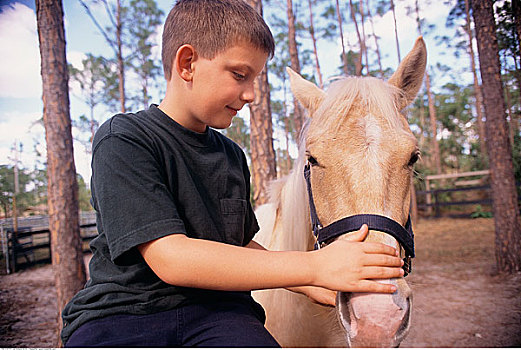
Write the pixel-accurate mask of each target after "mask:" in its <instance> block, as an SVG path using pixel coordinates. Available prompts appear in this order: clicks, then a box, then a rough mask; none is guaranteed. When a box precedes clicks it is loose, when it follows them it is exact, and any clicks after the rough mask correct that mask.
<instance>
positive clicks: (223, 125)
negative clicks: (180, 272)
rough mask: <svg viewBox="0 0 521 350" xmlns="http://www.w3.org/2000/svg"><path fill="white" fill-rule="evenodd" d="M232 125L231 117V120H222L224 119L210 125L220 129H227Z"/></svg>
mask: <svg viewBox="0 0 521 350" xmlns="http://www.w3.org/2000/svg"><path fill="white" fill-rule="evenodd" d="M230 125H232V119H231V118H230V120H222V121H219V122H217V123H212V124H211V125H209V126H210V127H211V128H214V129H219V130H222V129H227V128H229V127H230Z"/></svg>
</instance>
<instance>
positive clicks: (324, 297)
mask: <svg viewBox="0 0 521 350" xmlns="http://www.w3.org/2000/svg"><path fill="white" fill-rule="evenodd" d="M246 247H247V248H251V249H260V250H267V249H266V248H264V247H263V246H262V245H260V244H259V243H257V242H255V241H253V240H252V241H250V243H248V245H247V246H246ZM286 289H287V290H289V291H291V292H294V293H299V294H303V295H305V296H307V297H308V298H309V299H311V301H313V302H314V303H316V304H320V305H329V306H335V304H336V292H335V291H332V290H329V289H326V288H322V287H313V286H298V287H288V288H286Z"/></svg>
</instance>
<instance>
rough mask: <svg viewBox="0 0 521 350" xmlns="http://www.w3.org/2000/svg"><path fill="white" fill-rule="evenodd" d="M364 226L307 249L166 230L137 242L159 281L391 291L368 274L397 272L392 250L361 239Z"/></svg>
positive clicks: (245, 287) (216, 286)
mask: <svg viewBox="0 0 521 350" xmlns="http://www.w3.org/2000/svg"><path fill="white" fill-rule="evenodd" d="M366 235H367V226H363V229H361V230H360V231H358V232H357V233H355V234H354V235H352V236H351V237H354V238H352V241H346V240H339V241H336V242H333V243H332V244H330V245H329V246H327V247H325V248H323V249H320V250H318V251H313V252H298V251H284V252H277V251H266V250H261V249H249V248H246V247H237V246H232V245H228V244H224V243H218V242H213V241H207V240H201V239H193V238H188V237H187V236H185V235H182V234H172V235H169V236H166V237H162V238H159V239H156V240H154V241H151V242H148V243H144V244H141V245H139V246H138V248H139V251H140V252H141V254H142V255H143V257H144V259H145V261H146V262H147V264H148V265H149V266H150V268H151V269H152V270H153V271H154V272H155V273H156V274H157V275H158V276H159V278H161V279H162V280H163V281H164V282H166V283H169V284H172V285H177V286H183V287H193V288H202V289H213V290H228V291H247V290H254V289H268V288H287V287H298V286H316V287H323V288H327V289H330V290H338V291H346V292H383V293H392V292H394V291H395V287H394V286H393V285H390V284H383V283H379V282H376V281H372V280H371V279H389V278H394V277H400V276H403V270H402V269H400V267H401V265H402V261H401V259H400V258H398V257H397V253H396V250H395V249H394V248H392V247H390V246H387V245H384V244H380V243H365V242H361V241H362V240H363V239H364V238H365V236H366Z"/></svg>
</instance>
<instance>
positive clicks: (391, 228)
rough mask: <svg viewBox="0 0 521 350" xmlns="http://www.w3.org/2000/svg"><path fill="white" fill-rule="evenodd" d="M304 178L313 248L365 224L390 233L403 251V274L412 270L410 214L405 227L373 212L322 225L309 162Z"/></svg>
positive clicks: (412, 247) (412, 254) (305, 168)
mask: <svg viewBox="0 0 521 350" xmlns="http://www.w3.org/2000/svg"><path fill="white" fill-rule="evenodd" d="M304 178H305V179H306V183H307V188H308V197H309V211H310V214H311V225H312V227H313V235H314V236H315V240H316V243H315V249H319V248H321V247H324V246H325V245H326V244H327V242H329V241H330V240H331V239H333V238H335V237H338V236H340V235H343V234H344V233H348V232H353V231H357V230H358V229H360V226H362V225H363V224H367V226H368V228H369V230H378V231H382V232H385V233H387V234H390V235H391V236H393V237H394V238H396V240H397V241H398V242H399V243H400V245H401V246H402V248H403V249H404V251H405V258H404V259H403V261H404V265H403V269H404V271H405V276H407V275H408V274H409V273H410V272H411V271H412V258H414V233H413V232H412V225H411V216H410V215H409V218H408V219H407V223H406V224H405V227H403V226H402V225H400V224H399V223H397V222H396V221H394V220H392V219H389V218H387V217H385V216H381V215H375V214H358V215H353V216H348V217H345V218H343V219H340V220H338V221H335V222H333V223H332V224H330V225H328V226H326V227H323V226H322V224H321V223H320V220H319V218H318V216H317V210H316V208H315V202H314V201H313V192H312V190H311V171H310V166H309V164H306V166H305V167H304Z"/></svg>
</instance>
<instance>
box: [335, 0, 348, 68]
mask: <svg viewBox="0 0 521 350" xmlns="http://www.w3.org/2000/svg"><path fill="white" fill-rule="evenodd" d="M335 3H336V18H337V22H338V30H339V33H340V42H341V44H342V63H343V64H342V70H343V72H344V75H346V76H348V75H349V71H348V70H347V55H346V47H345V43H344V29H343V25H342V14H341V13H340V4H339V2H338V0H335Z"/></svg>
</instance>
